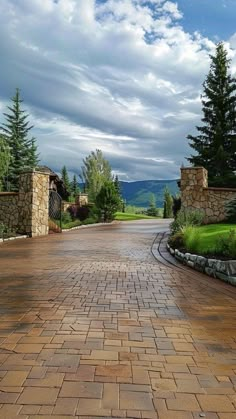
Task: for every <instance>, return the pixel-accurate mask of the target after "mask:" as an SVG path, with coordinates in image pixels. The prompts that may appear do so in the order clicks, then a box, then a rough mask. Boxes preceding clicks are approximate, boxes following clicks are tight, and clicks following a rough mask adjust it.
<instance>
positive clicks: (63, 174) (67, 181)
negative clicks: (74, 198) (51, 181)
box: [61, 166, 71, 194]
mask: <svg viewBox="0 0 236 419" xmlns="http://www.w3.org/2000/svg"><path fill="white" fill-rule="evenodd" d="M61 178H62V180H63V183H64V186H65V188H66V191H67V192H68V193H69V194H70V193H71V183H70V179H69V175H68V172H67V168H66V166H63V167H62V169H61Z"/></svg>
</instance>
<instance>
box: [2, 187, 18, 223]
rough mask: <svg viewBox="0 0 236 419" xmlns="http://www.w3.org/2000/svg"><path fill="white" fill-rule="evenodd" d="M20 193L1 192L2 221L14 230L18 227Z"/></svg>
mask: <svg viewBox="0 0 236 419" xmlns="http://www.w3.org/2000/svg"><path fill="white" fill-rule="evenodd" d="M18 198H19V196H18V193H17V192H0V223H3V224H4V225H6V226H8V228H9V229H10V230H12V231H15V230H16V229H17V227H18V219H19V217H18V214H19V211H18Z"/></svg>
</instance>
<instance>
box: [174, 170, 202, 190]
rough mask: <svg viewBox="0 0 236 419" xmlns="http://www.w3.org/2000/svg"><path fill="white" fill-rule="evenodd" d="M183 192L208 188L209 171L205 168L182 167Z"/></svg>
mask: <svg viewBox="0 0 236 419" xmlns="http://www.w3.org/2000/svg"><path fill="white" fill-rule="evenodd" d="M180 170H181V190H183V189H185V188H186V187H187V186H188V187H191V188H207V187H208V171H207V170H206V169H205V168H204V167H201V166H199V167H191V166H190V167H181V169H180Z"/></svg>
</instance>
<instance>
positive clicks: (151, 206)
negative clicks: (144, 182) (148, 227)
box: [146, 193, 159, 217]
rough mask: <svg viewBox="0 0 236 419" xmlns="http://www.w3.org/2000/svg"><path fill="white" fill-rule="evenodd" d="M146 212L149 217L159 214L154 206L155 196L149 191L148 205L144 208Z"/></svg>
mask: <svg viewBox="0 0 236 419" xmlns="http://www.w3.org/2000/svg"><path fill="white" fill-rule="evenodd" d="M146 214H147V215H149V216H150V217H157V216H158V215H159V210H158V208H156V198H155V195H154V194H153V193H150V200H149V207H148V209H147V210H146Z"/></svg>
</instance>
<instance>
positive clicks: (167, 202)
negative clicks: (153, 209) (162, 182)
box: [163, 187, 173, 218]
mask: <svg viewBox="0 0 236 419" xmlns="http://www.w3.org/2000/svg"><path fill="white" fill-rule="evenodd" d="M172 206H173V199H172V196H171V194H170V191H169V189H168V188H167V187H166V188H165V191H164V212H163V218H172V217H173V211H172Z"/></svg>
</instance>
